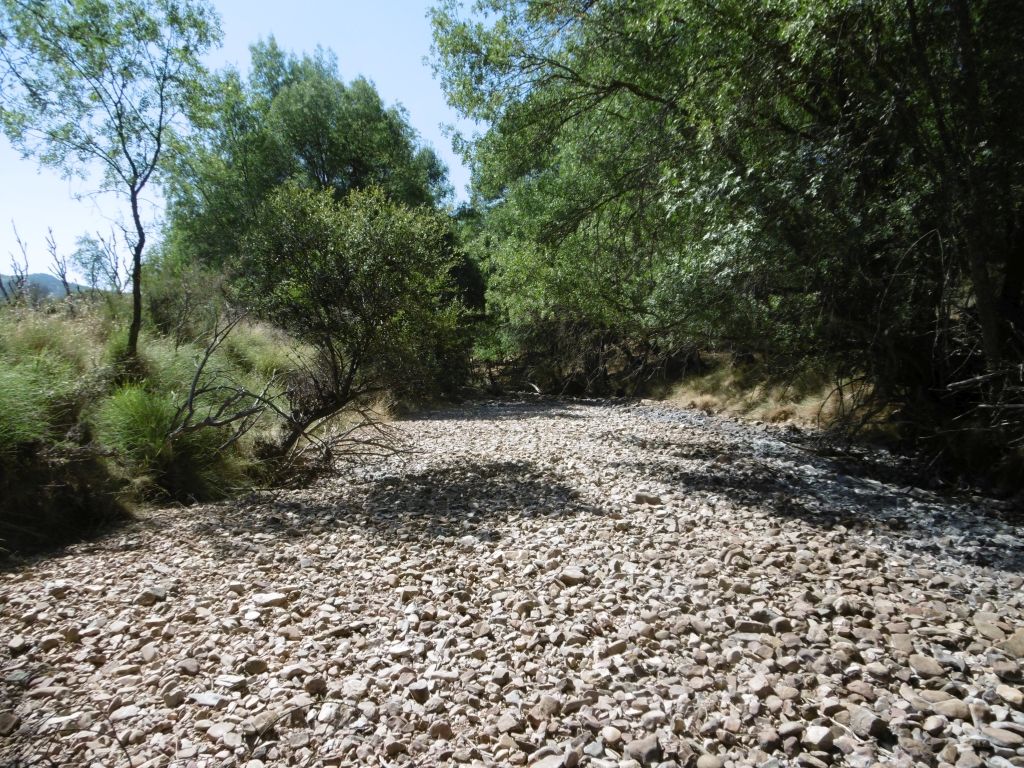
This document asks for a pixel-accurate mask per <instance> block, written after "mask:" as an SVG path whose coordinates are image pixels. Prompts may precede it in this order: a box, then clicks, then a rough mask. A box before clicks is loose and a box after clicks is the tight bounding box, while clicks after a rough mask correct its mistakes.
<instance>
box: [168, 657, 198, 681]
mask: <svg viewBox="0 0 1024 768" xmlns="http://www.w3.org/2000/svg"><path fill="white" fill-rule="evenodd" d="M174 671H175V672H180V673H181V674H183V675H188V676H189V677H195V676H196V675H198V674H199V662H198V661H196V660H195V659H182V660H181V661H179V662H178V663H177V664H175V665H174Z"/></svg>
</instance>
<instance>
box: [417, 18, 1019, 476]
mask: <svg viewBox="0 0 1024 768" xmlns="http://www.w3.org/2000/svg"><path fill="white" fill-rule="evenodd" d="M434 25H435V41H436V44H435V66H436V68H437V70H438V72H439V73H440V75H441V77H442V78H443V82H444V85H445V88H446V90H447V93H448V95H449V99H450V101H451V102H452V103H453V104H454V105H455V106H457V107H458V108H460V109H461V110H462V111H463V113H464V114H466V115H468V116H470V117H473V118H475V119H477V120H480V121H483V122H484V123H485V124H486V125H487V126H488V129H487V130H486V132H485V133H484V134H483V135H482V136H481V137H480V138H479V139H478V140H476V141H473V142H465V144H464V147H465V150H466V154H467V157H468V158H469V159H470V160H471V161H472V163H473V169H474V180H475V185H476V186H475V188H476V191H477V193H478V196H479V197H478V200H477V205H478V206H479V207H480V208H481V209H483V210H484V211H485V214H486V215H485V216H484V225H483V227H482V230H481V233H480V235H479V236H478V238H477V240H476V248H477V252H478V254H480V257H481V258H482V259H485V260H486V264H487V269H488V270H489V272H490V273H491V282H490V298H491V306H492V311H493V313H494V315H495V320H496V328H497V332H496V335H497V336H498V342H499V343H500V344H503V345H504V351H505V353H506V354H507V353H509V352H513V353H514V352H517V351H518V352H521V353H522V352H526V353H534V354H535V353H536V351H537V348H536V346H535V343H536V340H537V339H538V338H541V339H546V340H548V344H547V346H546V347H544V348H543V349H544V350H545V351H546V354H545V355H543V357H542V359H540V360H539V361H536V366H535V370H540V371H541V372H542V373H550V372H551V371H552V370H555V371H556V372H557V373H558V374H559V375H560V376H561V377H562V379H563V381H564V380H565V377H566V376H570V377H575V380H577V381H578V382H582V383H583V384H584V385H586V386H590V387H591V388H599V389H600V388H604V389H605V391H607V389H608V388H609V384H608V380H609V379H608V372H609V368H610V369H611V372H612V373H613V374H614V373H616V372H617V373H618V374H619V375H620V378H621V377H629V376H631V375H632V376H634V377H635V376H636V375H637V374H639V373H641V372H643V371H644V370H645V369H649V368H650V366H651V363H652V361H658V360H660V361H666V360H669V361H671V360H675V361H676V362H680V355H681V354H682V355H684V356H685V354H686V353H687V351H689V350H691V349H695V348H703V349H709V348H710V349H726V350H730V351H733V352H735V353H739V354H743V355H750V356H755V357H757V358H759V359H763V360H765V361H767V362H769V363H771V364H772V365H773V366H774V367H775V368H776V369H777V370H780V371H791V370H793V369H794V368H797V367H806V366H808V365H812V366H820V367H823V368H825V369H827V370H829V371H830V372H832V373H833V374H834V375H835V376H836V378H837V380H839V381H840V382H843V383H846V384H847V385H849V384H850V383H851V382H860V383H863V384H865V385H867V386H863V387H860V388H858V389H857V390H856V391H858V392H860V393H870V400H865V401H863V402H861V403H860V404H861V405H863V406H869V405H870V406H872V407H873V410H874V412H877V411H879V410H881V411H884V412H885V413H888V414H890V415H891V417H892V418H893V419H894V420H895V421H896V423H897V425H898V426H899V428H900V431H901V433H902V434H904V435H906V436H914V435H918V436H923V437H928V436H931V435H935V434H937V433H938V432H942V431H943V430H947V429H951V428H953V429H956V430H957V433H958V437H962V436H965V435H966V436H970V435H971V434H980V435H982V436H983V440H984V442H985V444H986V445H988V446H999V448H998V449H997V451H1002V452H1004V455H1005V450H1006V448H1007V446H1009V447H1011V448H1012V447H1013V446H1014V445H1016V446H1019V445H1020V441H1021V439H1022V438H1024V429H1022V427H1021V418H1020V415H1021V412H1020V410H1019V409H1020V404H1021V403H1022V400H1024V398H1022V380H1021V379H1022V368H1021V361H1022V359H1024V335H1022V333H1024V302H1022V286H1024V218H1022V213H1024V210H1022V206H1024V176H1022V171H1024V144H1022V143H1024V134H1022V133H1021V132H1020V130H1019V126H1020V124H1021V121H1022V118H1024V114H1022V111H1024V88H1022V85H1024V82H1022V78H1024V50H1022V49H1021V47H1020V44H1019V43H1020V40H1021V39H1024V7H1021V6H1020V5H1019V4H1017V3H1003V2H970V1H969V0H955V1H954V2H951V3H921V2H918V1H917V0H885V1H884V2H877V3H869V4H864V3H851V2H840V1H838V0H821V1H819V2H795V0H773V1H772V2H765V3H756V4H751V3H747V2H734V1H727V2H713V3H712V2H706V1H705V0H637V1H636V2H628V3H626V2H601V1H599V0H560V1H558V2H547V1H541V0H526V1H523V2H515V1H513V0H484V1H483V2H478V3H476V5H475V6H474V8H473V10H472V11H471V12H469V13H468V15H466V14H463V13H462V11H461V10H460V8H459V7H458V6H457V5H456V4H455V3H449V4H447V5H444V6H442V7H441V8H439V9H438V10H437V11H435V13H434ZM556 338H560V339H561V341H560V342H557V343H556V341H555V339H556ZM847 391H848V392H849V391H851V390H850V389H849V387H848V388H847ZM861 413H862V414H863V413H864V411H863V410H862V411H861ZM951 425H952V426H951ZM974 447H977V446H974ZM973 458H975V459H977V460H979V464H984V463H986V462H990V461H991V459H992V458H993V454H992V452H991V451H989V452H987V455H986V453H985V452H978V451H976V452H975V453H974V454H973Z"/></svg>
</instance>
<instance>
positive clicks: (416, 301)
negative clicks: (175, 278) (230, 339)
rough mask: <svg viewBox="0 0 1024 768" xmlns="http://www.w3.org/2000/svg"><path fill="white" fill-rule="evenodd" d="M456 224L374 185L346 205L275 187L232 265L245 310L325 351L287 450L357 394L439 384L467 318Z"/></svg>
mask: <svg viewBox="0 0 1024 768" xmlns="http://www.w3.org/2000/svg"><path fill="white" fill-rule="evenodd" d="M448 228H449V223H448V221H447V218H446V217H445V216H444V215H443V214H441V213H439V212H437V211H433V210H431V209H429V208H410V207H408V206H404V205H401V204H398V203H395V202H391V201H389V200H387V198H386V197H385V195H384V194H383V193H382V192H381V191H380V190H378V189H369V190H356V191H353V192H351V193H349V194H348V195H347V196H346V197H345V198H343V199H342V200H341V201H338V200H336V199H335V196H334V194H333V192H332V191H331V190H329V189H328V190H318V191H314V190H310V189H306V188H304V187H302V186H300V185H299V184H297V183H294V182H293V183H290V184H285V185H283V186H281V187H279V188H278V189H276V190H275V191H273V192H271V193H270V195H269V196H268V198H267V200H266V202H265V203H264V204H263V206H262V208H261V209H260V215H259V216H258V217H257V219H256V223H255V224H254V226H253V227H252V229H251V230H250V232H249V233H248V235H247V236H246V238H245V240H244V242H243V244H242V251H241V256H240V257H239V258H238V260H237V261H236V262H235V263H234V264H232V267H233V271H234V273H235V280H234V291H235V298H236V299H237V301H238V303H239V305H241V306H244V307H245V308H246V309H248V310H250V311H252V312H253V313H254V314H255V315H257V316H258V317H261V318H263V319H266V320H269V321H270V322H272V323H274V324H275V325H277V326H278V327H280V328H283V329H285V330H286V331H288V332H289V333H291V334H292V335H293V336H294V337H295V338H297V339H299V340H300V341H302V342H304V343H307V344H309V345H311V346H312V347H313V348H315V349H316V350H317V353H318V356H317V361H316V363H315V365H313V366H311V367H310V368H309V369H308V370H307V377H306V379H305V380H304V381H301V382H294V381H293V382H292V383H291V386H290V387H289V391H288V396H289V399H290V403H291V405H290V408H291V411H290V414H289V416H288V421H289V433H288V436H287V437H286V439H285V442H284V445H283V446H282V447H281V448H282V450H284V451H287V450H289V449H290V448H291V447H292V446H293V445H294V443H295V441H296V440H298V438H299V437H301V436H302V435H303V434H304V433H306V431H307V430H308V429H309V428H310V427H311V426H312V425H314V424H316V423H317V422H319V421H321V420H323V419H327V418H330V417H331V416H333V415H334V414H336V413H337V412H339V411H340V410H342V409H343V408H345V407H346V406H348V405H350V404H352V403H353V402H355V401H358V400H359V399H360V398H364V397H366V396H367V395H370V394H373V393H379V392H382V391H384V390H391V391H393V392H397V393H403V394H412V393H418V392H421V391H422V388H423V386H424V385H425V383H427V382H432V381H434V380H436V375H437V369H438V367H440V365H441V364H442V363H447V362H448V360H447V359H445V358H446V353H447V352H448V351H449V350H448V349H447V348H446V347H447V346H448V345H450V344H451V343H452V340H453V339H457V333H456V328H457V324H458V320H459V317H460V314H461V308H460V305H459V303H458V301H457V300H456V297H455V292H454V291H453V288H452V285H451V281H450V277H449V271H450V267H451V266H452V259H451V255H450V251H449V249H448V248H446V247H445V246H446V244H445V240H446V236H447V234H448Z"/></svg>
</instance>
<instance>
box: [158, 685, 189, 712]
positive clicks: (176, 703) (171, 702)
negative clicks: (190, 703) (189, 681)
mask: <svg viewBox="0 0 1024 768" xmlns="http://www.w3.org/2000/svg"><path fill="white" fill-rule="evenodd" d="M163 700H164V706H165V707H168V708H170V709H174V708H175V707H180V706H181V705H182V704H184V703H185V692H184V691H182V690H181V689H180V688H173V689H171V690H170V691H167V692H166V693H165V694H164V695H163Z"/></svg>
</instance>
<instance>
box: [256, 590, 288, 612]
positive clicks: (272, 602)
mask: <svg viewBox="0 0 1024 768" xmlns="http://www.w3.org/2000/svg"><path fill="white" fill-rule="evenodd" d="M252 601H253V602H254V603H256V605H258V606H259V607H260V608H284V607H285V606H287V605H288V595H286V594H284V593H282V592H258V593H257V594H255V595H253V596H252Z"/></svg>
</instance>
